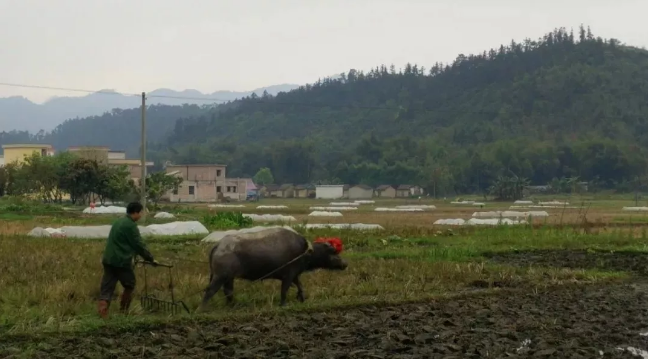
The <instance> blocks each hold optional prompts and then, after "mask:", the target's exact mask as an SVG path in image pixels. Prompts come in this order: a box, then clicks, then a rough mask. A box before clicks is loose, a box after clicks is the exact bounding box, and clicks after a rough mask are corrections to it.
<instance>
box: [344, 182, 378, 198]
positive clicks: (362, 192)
mask: <svg viewBox="0 0 648 359" xmlns="http://www.w3.org/2000/svg"><path fill="white" fill-rule="evenodd" d="M373 194H374V190H373V188H371V187H369V186H367V185H364V184H358V185H355V186H351V187H350V188H349V199H370V198H372V197H373Z"/></svg>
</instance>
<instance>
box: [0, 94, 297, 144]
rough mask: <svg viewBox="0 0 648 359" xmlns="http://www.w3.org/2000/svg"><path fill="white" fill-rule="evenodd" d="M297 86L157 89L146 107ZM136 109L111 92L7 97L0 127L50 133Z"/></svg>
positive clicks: (1, 103)
mask: <svg viewBox="0 0 648 359" xmlns="http://www.w3.org/2000/svg"><path fill="white" fill-rule="evenodd" d="M298 86H299V85H295V84H286V83H284V84H277V85H271V86H266V87H260V88H256V89H254V90H251V91H229V90H220V91H214V92H212V93H202V92H200V91H198V90H195V89H185V90H181V91H176V90H172V89H169V88H160V89H155V90H153V91H151V92H148V93H147V97H148V98H147V104H150V105H157V104H162V105H182V104H185V103H186V104H197V105H208V104H212V103H214V102H216V103H222V102H228V101H234V100H236V99H239V98H242V97H245V96H249V95H251V94H252V93H256V94H257V95H259V96H260V95H261V94H262V93H263V92H264V91H267V92H268V93H269V94H273V95H275V94H278V93H279V92H285V91H290V90H292V89H295V88H297V87H298ZM213 100H216V101H213ZM139 106H140V100H139V99H138V98H136V97H135V96H128V95H127V94H121V93H119V92H117V91H115V90H112V89H105V90H99V91H96V92H93V93H89V94H87V95H85V96H55V97H52V98H50V99H48V100H47V101H45V102H44V103H42V104H38V103H35V102H32V101H31V100H29V99H28V98H26V97H24V96H9V97H3V98H0V128H2V129H3V130H4V131H12V130H15V131H29V132H31V133H37V132H39V131H40V130H44V131H46V132H49V131H51V130H53V129H54V128H56V126H58V125H60V124H62V123H63V122H64V121H66V120H68V119H74V118H83V117H91V116H97V115H101V114H103V113H105V112H107V111H111V110H113V109H122V110H126V109H131V108H138V107H139Z"/></svg>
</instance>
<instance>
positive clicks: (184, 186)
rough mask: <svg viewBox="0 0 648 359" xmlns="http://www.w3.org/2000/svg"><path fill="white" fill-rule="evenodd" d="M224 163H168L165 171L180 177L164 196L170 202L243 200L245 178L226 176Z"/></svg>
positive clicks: (245, 191) (245, 194)
mask: <svg viewBox="0 0 648 359" xmlns="http://www.w3.org/2000/svg"><path fill="white" fill-rule="evenodd" d="M226 168H227V166H225V165H218V164H195V165H168V166H167V167H166V169H165V170H166V173H167V174H168V175H170V176H177V177H180V178H182V183H181V184H180V186H178V188H177V189H174V190H172V191H170V193H168V194H167V195H166V196H165V198H168V200H169V201H170V202H216V201H219V200H221V199H224V198H228V199H233V200H240V201H243V200H245V199H246V197H247V179H245V178H227V177H226Z"/></svg>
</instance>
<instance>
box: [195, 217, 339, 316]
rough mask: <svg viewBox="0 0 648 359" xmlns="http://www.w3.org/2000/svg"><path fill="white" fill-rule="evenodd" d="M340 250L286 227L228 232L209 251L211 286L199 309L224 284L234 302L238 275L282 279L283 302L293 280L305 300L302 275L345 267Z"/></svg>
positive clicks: (228, 297) (262, 278) (300, 298)
mask: <svg viewBox="0 0 648 359" xmlns="http://www.w3.org/2000/svg"><path fill="white" fill-rule="evenodd" d="M339 251H340V249H339V248H335V247H334V246H333V245H332V244H331V243H326V242H323V243H317V242H316V243H313V244H310V243H309V242H308V241H307V240H306V238H304V237H302V236H301V235H299V234H298V233H296V232H294V231H293V230H290V229H286V228H271V229H267V230H263V231H259V232H252V233H244V234H237V235H228V236H225V237H223V238H222V239H221V240H220V241H219V242H218V243H217V244H216V245H215V246H214V247H213V248H212V250H211V252H210V253H209V263H210V278H209V286H208V287H207V289H206V291H205V296H204V297H203V301H202V305H201V307H200V310H204V309H205V308H206V305H207V302H208V301H209V300H210V299H211V297H213V296H214V295H215V294H216V293H217V292H218V290H219V289H220V287H221V286H223V292H224V293H225V297H226V299H227V303H228V304H231V303H232V301H233V299H234V296H233V292H234V279H235V278H240V279H246V280H249V281H256V280H265V279H278V280H280V281H281V305H282V306H284V305H285V304H286V293H287V292H288V289H289V288H290V286H291V285H292V284H294V285H295V286H297V299H299V300H300V301H301V302H303V301H304V290H303V288H302V285H301V282H300V281H299V276H300V275H301V274H302V273H303V272H305V271H313V270H316V269H319V268H322V269H329V270H344V269H346V267H347V263H346V261H344V260H343V259H342V258H341V257H340V256H339ZM291 261H292V262H291ZM282 266H283V267H282Z"/></svg>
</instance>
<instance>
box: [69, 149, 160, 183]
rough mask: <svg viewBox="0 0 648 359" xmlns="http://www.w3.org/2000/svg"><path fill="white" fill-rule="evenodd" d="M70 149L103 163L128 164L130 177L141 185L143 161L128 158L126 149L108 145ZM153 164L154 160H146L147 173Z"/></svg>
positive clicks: (83, 156) (76, 153)
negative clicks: (115, 148) (117, 148)
mask: <svg viewBox="0 0 648 359" xmlns="http://www.w3.org/2000/svg"><path fill="white" fill-rule="evenodd" d="M68 151H69V152H70V153H74V154H75V155H77V156H79V157H81V158H86V159H89V160H93V161H97V162H98V163H101V164H107V165H109V166H126V168H127V169H128V173H129V178H130V179H132V180H133V182H135V184H138V185H139V182H140V178H141V177H142V161H141V160H140V159H127V158H126V152H124V151H112V150H110V148H108V147H106V146H73V147H69V148H68ZM153 165H154V163H153V162H151V161H146V169H147V173H149V169H150V168H151V167H153Z"/></svg>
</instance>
